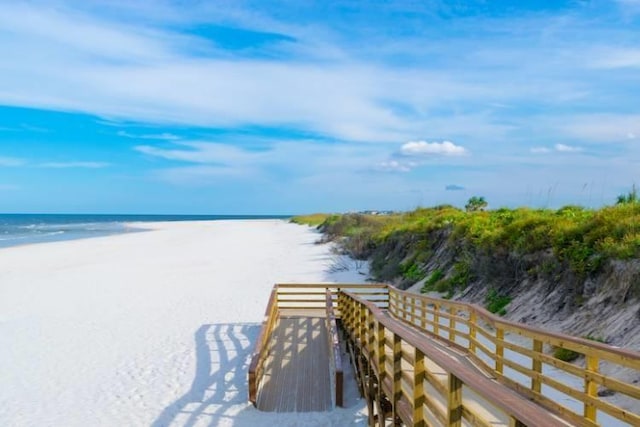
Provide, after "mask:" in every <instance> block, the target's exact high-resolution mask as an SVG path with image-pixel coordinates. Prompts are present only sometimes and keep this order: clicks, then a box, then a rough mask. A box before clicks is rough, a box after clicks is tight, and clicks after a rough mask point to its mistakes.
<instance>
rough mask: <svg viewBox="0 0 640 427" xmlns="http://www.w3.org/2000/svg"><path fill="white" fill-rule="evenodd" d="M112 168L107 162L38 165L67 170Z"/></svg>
mask: <svg viewBox="0 0 640 427" xmlns="http://www.w3.org/2000/svg"><path fill="white" fill-rule="evenodd" d="M108 166H110V164H109V163H107V162H46V163H40V164H38V165H37V167H39V168H51V169H67V168H83V169H100V168H106V167H108Z"/></svg>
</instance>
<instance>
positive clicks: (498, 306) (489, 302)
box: [484, 288, 511, 316]
mask: <svg viewBox="0 0 640 427" xmlns="http://www.w3.org/2000/svg"><path fill="white" fill-rule="evenodd" d="M484 302H485V304H486V308H487V310H489V311H490V312H491V313H496V314H498V315H500V316H504V315H505V314H507V310H506V308H505V307H506V306H507V305H509V303H510V302H511V297H509V296H506V295H500V294H499V293H498V291H496V290H495V289H494V288H491V289H489V292H488V293H487V296H486V297H485V299H484Z"/></svg>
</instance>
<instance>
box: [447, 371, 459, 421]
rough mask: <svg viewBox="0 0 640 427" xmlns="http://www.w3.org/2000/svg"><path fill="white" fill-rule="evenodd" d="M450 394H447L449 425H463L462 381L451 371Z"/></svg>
mask: <svg viewBox="0 0 640 427" xmlns="http://www.w3.org/2000/svg"><path fill="white" fill-rule="evenodd" d="M448 392H449V394H448V396H447V415H448V421H447V422H448V425H449V427H461V426H462V381H460V379H459V378H458V377H456V376H455V375H453V374H452V373H449V390H448Z"/></svg>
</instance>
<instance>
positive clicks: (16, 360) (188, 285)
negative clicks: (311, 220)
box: [0, 220, 366, 427]
mask: <svg viewBox="0 0 640 427" xmlns="http://www.w3.org/2000/svg"><path fill="white" fill-rule="evenodd" d="M145 228H149V229H150V231H146V232H140V233H128V234H121V235H115V236H108V237H100V238H93V239H84V240H75V241H65V242H54V243H45V244H35V245H27V246H20V247H13V248H6V249H0V425H3V426H14V427H15V426H36V425H37V426H65V427H67V426H154V427H159V426H215V425H221V426H227V425H228V426H231V425H233V426H245V425H246V426H249V425H252V426H253V425H274V424H278V425H279V426H295V425H318V426H326V425H348V424H366V415H365V409H364V404H363V402H362V401H355V400H353V401H352V402H351V404H352V406H351V407H350V408H347V409H340V408H339V409H337V410H335V411H333V412H331V413H312V414H273V413H261V412H258V411H257V410H255V409H254V408H253V406H251V405H250V404H249V403H247V390H246V381H247V366H248V362H249V357H250V354H251V352H252V350H253V347H254V345H255V339H256V337H257V335H258V331H259V323H260V322H261V321H262V316H263V313H264V309H265V307H266V304H267V300H268V297H269V293H270V291H271V287H272V286H273V284H274V283H276V282H332V281H333V282H337V281H340V282H354V281H360V282H362V281H363V280H364V279H365V277H364V276H363V275H362V274H358V273H357V272H355V271H354V270H353V269H350V270H348V271H340V272H335V271H333V270H334V269H332V268H331V265H332V264H333V263H334V259H333V258H334V257H333V256H332V255H331V254H330V252H329V247H328V246H327V245H317V244H314V242H315V241H316V240H317V239H318V238H319V235H318V234H317V233H315V232H314V231H312V230H311V229H308V228H306V227H301V226H297V225H293V224H289V223H286V222H284V221H279V220H261V221H210V222H174V223H148V224H145ZM332 271H333V272H332Z"/></svg>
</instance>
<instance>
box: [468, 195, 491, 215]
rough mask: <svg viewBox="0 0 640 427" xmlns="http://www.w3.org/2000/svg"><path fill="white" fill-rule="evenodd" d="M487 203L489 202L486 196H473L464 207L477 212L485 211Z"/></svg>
mask: <svg viewBox="0 0 640 427" xmlns="http://www.w3.org/2000/svg"><path fill="white" fill-rule="evenodd" d="M487 205H488V203H487V201H486V200H485V199H484V197H478V196H473V197H472V198H470V199H469V201H468V202H467V204H466V205H464V208H465V209H466V210H467V212H476V211H483V210H484V208H486V207H487Z"/></svg>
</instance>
